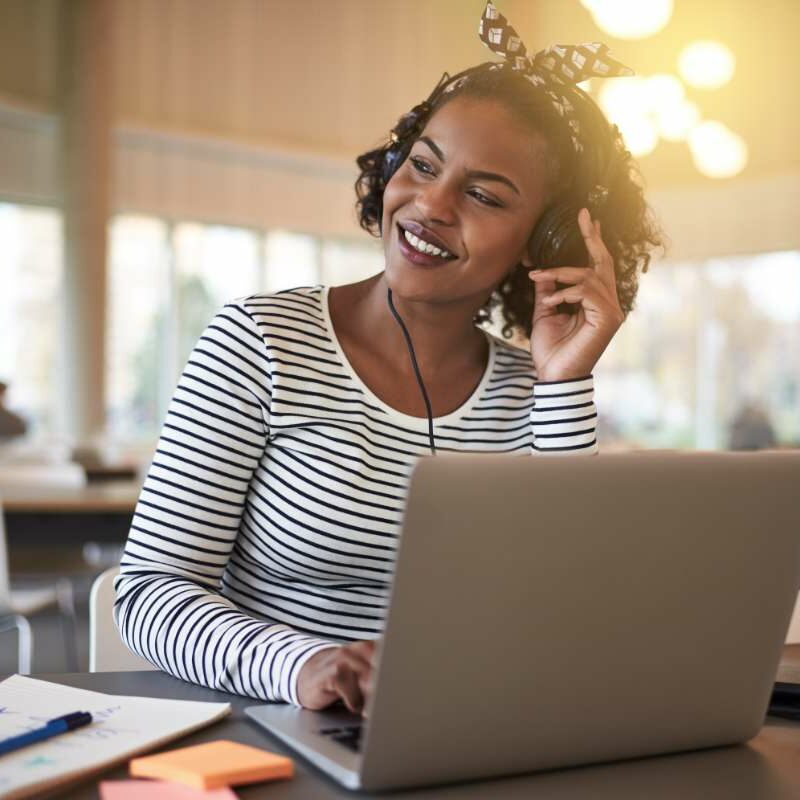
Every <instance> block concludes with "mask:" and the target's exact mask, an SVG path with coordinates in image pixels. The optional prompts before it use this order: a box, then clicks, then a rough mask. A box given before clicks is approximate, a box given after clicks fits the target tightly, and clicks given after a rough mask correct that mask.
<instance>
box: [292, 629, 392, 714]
mask: <svg viewBox="0 0 800 800" xmlns="http://www.w3.org/2000/svg"><path fill="white" fill-rule="evenodd" d="M376 644H377V643H376V642H374V641H362V642H353V643H352V644H345V645H341V646H340V647H331V648H328V649H327V650H320V652H319V653H315V654H314V655H313V656H311V658H309V659H308V661H306V663H305V664H303V667H302V669H301V670H300V675H299V676H298V678H297V696H298V699H299V700H300V704H301V705H302V706H303V707H304V708H310V709H312V710H313V711H319V710H320V709H323V708H327V707H328V706H329V705H331V704H333V703H335V702H336V701H337V700H340V699H341V700H342V701H343V702H344V704H345V705H346V706H347V708H348V709H349V710H350V711H353V712H355V713H357V714H362V713H363V712H364V708H365V707H366V705H367V700H368V699H369V696H370V694H371V693H372V677H373V662H374V660H375V649H376Z"/></svg>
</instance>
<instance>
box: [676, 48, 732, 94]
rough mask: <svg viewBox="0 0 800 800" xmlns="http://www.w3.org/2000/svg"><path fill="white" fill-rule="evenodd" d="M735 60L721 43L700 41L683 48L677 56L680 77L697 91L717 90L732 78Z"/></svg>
mask: <svg viewBox="0 0 800 800" xmlns="http://www.w3.org/2000/svg"><path fill="white" fill-rule="evenodd" d="M735 68H736V58H735V57H734V55H733V53H732V52H731V50H730V48H728V47H727V46H726V45H724V44H723V43H722V42H715V41H711V40H702V41H696V42H692V43H691V44H688V45H687V46H686V47H684V48H683V50H682V51H681V54H680V55H679V56H678V71H679V72H680V74H681V77H682V78H683V79H684V80H685V81H686V83H688V84H689V86H694V87H695V88H697V89H718V88H719V87H720V86H724V85H725V84H726V83H727V82H728V81H729V80H730V79H731V78H732V77H733V72H734V69H735Z"/></svg>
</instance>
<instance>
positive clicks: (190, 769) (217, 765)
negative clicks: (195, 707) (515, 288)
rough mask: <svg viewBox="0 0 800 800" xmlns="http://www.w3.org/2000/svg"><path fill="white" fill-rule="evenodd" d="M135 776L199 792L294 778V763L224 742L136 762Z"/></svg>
mask: <svg viewBox="0 0 800 800" xmlns="http://www.w3.org/2000/svg"><path fill="white" fill-rule="evenodd" d="M130 771H131V775H133V776H135V777H138V778H160V779H161V780H166V781H176V782H178V783H185V784H186V785H187V786H194V787H195V788H197V789H218V788H220V787H222V786H238V785H240V784H243V783H257V782H258V781H270V780H275V779H277V778H291V777H292V775H293V774H294V764H293V763H292V760H291V759H289V758H286V757H285V756H279V755H277V754H276V753H269V752H267V751H266V750H260V749H259V748H257V747H249V746H248V745H246V744H239V743H238V742H229V741H226V740H224V739H220V740H218V741H216V742H208V743H207V744H198V745H195V746H194V747H182V748H180V749H179V750H168V751H167V752H166V753H158V754H157V755H154V756H144V757H143V758H134V759H133V760H132V761H131V765H130Z"/></svg>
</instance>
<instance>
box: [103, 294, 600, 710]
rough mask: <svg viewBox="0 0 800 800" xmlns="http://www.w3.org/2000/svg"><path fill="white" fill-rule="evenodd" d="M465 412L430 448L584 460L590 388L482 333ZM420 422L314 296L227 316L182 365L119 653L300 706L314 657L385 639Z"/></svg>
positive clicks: (126, 564) (123, 613)
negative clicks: (355, 360)
mask: <svg viewBox="0 0 800 800" xmlns="http://www.w3.org/2000/svg"><path fill="white" fill-rule="evenodd" d="M486 336H487V338H488V342H489V360H488V365H487V367H486V370H485V373H484V375H483V378H482V379H481V381H480V383H479V384H478V386H477V387H476V388H475V390H474V391H473V393H472V394H471V395H470V397H469V398H468V399H467V400H466V401H465V402H464V404H463V405H462V406H461V407H460V408H458V409H456V410H455V411H453V412H451V413H450V414H446V415H445V416H441V417H436V418H434V435H435V439H436V445H437V449H439V450H442V451H446V450H449V451H485V452H504V453H515V454H520V455H529V454H531V453H548V452H550V453H564V452H574V451H581V452H585V453H593V452H596V449H597V444H596V440H595V422H596V416H597V415H596V411H595V407H594V402H593V386H592V378H591V376H589V377H587V378H583V379H577V380H573V381H563V382H554V383H543V382H535V378H534V371H533V364H532V362H531V357H530V354H529V353H528V352H526V351H524V350H520V349H518V348H514V347H511V346H510V345H508V344H506V343H505V342H503V341H502V340H500V339H496V338H494V337H492V336H490V335H489V334H488V333H487V334H486ZM429 452H430V451H429V440H428V420H427V419H426V418H419V417H413V416H410V415H407V414H403V413H401V412H399V411H396V410H395V409H393V408H391V407H390V406H388V405H387V404H386V403H384V402H383V401H382V400H381V399H380V398H378V397H377V396H376V395H375V394H373V393H372V391H370V389H369V388H368V387H367V386H366V385H365V384H364V383H363V382H362V381H361V379H360V378H359V376H358V375H357V374H356V373H355V371H354V370H353V368H352V367H351V366H350V364H349V362H348V360H347V357H346V355H345V354H344V352H343V350H342V348H341V345H340V344H339V342H338V340H337V338H336V334H335V332H334V330H333V326H332V324H331V319H330V314H329V312H328V292H327V289H326V288H323V287H313V288H300V289H292V290H289V291H286V292H281V293H278V294H262V295H255V296H253V297H248V298H246V299H243V300H239V301H234V302H232V303H230V304H229V305H227V306H225V308H223V309H222V311H221V312H220V313H219V314H218V315H217V316H216V317H215V318H214V319H213V320H212V322H211V323H210V324H209V326H208V328H207V329H206V331H205V332H204V333H203V335H202V336H201V337H200V340H199V341H198V343H197V345H196V347H195V348H194V350H193V352H192V354H191V356H190V358H189V361H188V363H187V365H186V367H185V369H184V371H183V374H182V376H181V378H180V381H179V383H178V386H177V389H176V390H175V394H174V396H173V398H172V401H171V403H170V407H169V410H168V413H167V418H166V420H165V422H164V427H163V430H162V433H161V437H160V439H159V442H158V446H157V449H156V451H155V455H154V458H153V462H152V465H151V466H150V470H149V472H148V475H147V479H146V481H145V483H144V486H143V488H142V493H141V496H140V498H139V502H138V504H137V506H136V512H135V515H134V519H133V523H132V526H131V531H130V535H129V537H128V542H127V545H126V548H125V553H124V556H123V558H122V563H121V574H120V577H119V578H118V579H117V584H116V587H117V602H116V606H115V613H116V618H117V625H118V627H119V630H120V633H121V635H122V638H123V640H124V641H125V643H126V644H127V645H128V647H130V648H131V649H132V650H133V651H134V652H136V653H138V654H139V655H141V656H143V657H144V658H146V659H147V660H149V661H150V662H152V663H153V664H155V665H156V666H157V667H159V668H160V669H162V670H165V671H166V672H169V673H170V674H172V675H175V676H176V677H179V678H182V679H184V680H187V681H191V682H193V683H198V684H201V685H203V686H208V687H211V688H215V689H223V690H226V691H229V692H234V693H237V694H244V695H249V696H251V697H257V698H260V699H264V700H284V701H288V702H291V703H295V704H299V701H298V698H297V676H298V673H299V671H300V668H301V667H302V665H303V664H304V663H305V662H306V660H307V659H308V658H310V657H311V656H312V655H314V654H315V653H316V652H318V651H319V650H321V649H323V648H325V647H331V646H335V644H337V643H342V642H346V641H353V640H356V639H374V638H376V637H378V636H379V635H380V633H381V630H382V625H383V621H384V616H385V613H386V606H387V601H388V596H389V589H390V583H391V578H392V565H393V563H394V558H395V551H396V547H397V540H398V534H399V528H400V521H401V517H402V513H403V505H404V501H405V497H406V492H407V488H408V482H409V478H410V473H411V469H412V467H413V466H414V463H415V461H416V459H417V458H418V457H419V456H421V455H424V454H427V453H429Z"/></svg>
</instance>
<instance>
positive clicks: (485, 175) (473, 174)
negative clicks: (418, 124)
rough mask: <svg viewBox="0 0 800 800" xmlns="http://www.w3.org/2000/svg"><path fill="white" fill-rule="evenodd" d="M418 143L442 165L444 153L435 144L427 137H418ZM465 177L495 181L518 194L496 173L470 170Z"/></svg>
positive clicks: (508, 181)
mask: <svg viewBox="0 0 800 800" xmlns="http://www.w3.org/2000/svg"><path fill="white" fill-rule="evenodd" d="M418 141H420V142H424V143H425V144H426V145H428V147H430V149H431V150H432V151H433V152H434V154H435V155H436V157H437V158H438V159H439V161H441V162H442V163H443V164H444V162H445V157H444V153H443V152H442V151H441V149H440V148H439V145H437V144H436V142H434V141H433V140H432V139H431V138H430V137H429V136H420V137H419V140H418ZM467 175H469V177H470V178H479V179H482V180H484V181H497V182H498V183H504V184H505V185H506V186H508V187H509V188H510V189H512V190H513V191H515V192H516V193H517V194H519V189H517V187H516V186H515V185H514V184H513V183H512V181H511V180H509V179H508V178H506V176H505V175H498V174H497V173H496V172H484V171H483V170H470V171H469V172H468V173H467Z"/></svg>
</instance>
